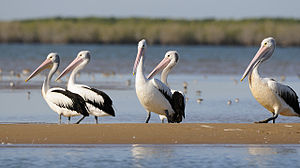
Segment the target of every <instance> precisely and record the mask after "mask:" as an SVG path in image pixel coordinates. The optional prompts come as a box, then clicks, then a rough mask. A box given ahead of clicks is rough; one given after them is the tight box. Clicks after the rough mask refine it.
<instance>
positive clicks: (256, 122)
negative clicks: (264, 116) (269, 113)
mask: <svg viewBox="0 0 300 168" xmlns="http://www.w3.org/2000/svg"><path fill="white" fill-rule="evenodd" d="M268 122H269V121H268V120H262V121H255V122H254V123H255V124H260V123H268Z"/></svg>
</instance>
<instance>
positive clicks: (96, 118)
mask: <svg viewBox="0 0 300 168" xmlns="http://www.w3.org/2000/svg"><path fill="white" fill-rule="evenodd" d="M95 120H96V124H98V117H97V116H95Z"/></svg>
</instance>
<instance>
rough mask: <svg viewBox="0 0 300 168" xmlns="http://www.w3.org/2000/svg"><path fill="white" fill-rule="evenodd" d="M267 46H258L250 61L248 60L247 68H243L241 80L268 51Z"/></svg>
mask: <svg viewBox="0 0 300 168" xmlns="http://www.w3.org/2000/svg"><path fill="white" fill-rule="evenodd" d="M268 49H269V48H268V47H266V46H262V47H260V49H259V50H258V51H257V53H256V54H255V56H254V58H253V59H252V61H251V62H250V64H249V65H248V67H247V69H246V70H245V72H244V74H243V77H242V78H241V81H243V80H244V78H245V77H246V76H247V75H248V74H249V72H250V71H251V70H252V69H253V68H254V66H255V65H256V64H257V63H258V61H259V60H260V59H261V58H262V57H263V56H264V55H265V54H266V53H267V51H268Z"/></svg>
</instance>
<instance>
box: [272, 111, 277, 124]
mask: <svg viewBox="0 0 300 168" xmlns="http://www.w3.org/2000/svg"><path fill="white" fill-rule="evenodd" d="M274 116H275V114H274V113H273V117H274ZM275 119H276V118H274V119H273V124H275Z"/></svg>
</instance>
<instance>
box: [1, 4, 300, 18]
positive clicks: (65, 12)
mask: <svg viewBox="0 0 300 168" xmlns="http://www.w3.org/2000/svg"><path fill="white" fill-rule="evenodd" d="M53 16H61V17H87V16H96V17H132V16H134V17H152V18H185V19H203V18H217V19H221V18H226V19H241V18H253V17H285V18H287V17H292V18H297V19H300V0H247V1H243V0H147V1H144V0H109V1H106V0H105V1H101V0H0V20H16V19H31V18H44V17H53Z"/></svg>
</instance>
